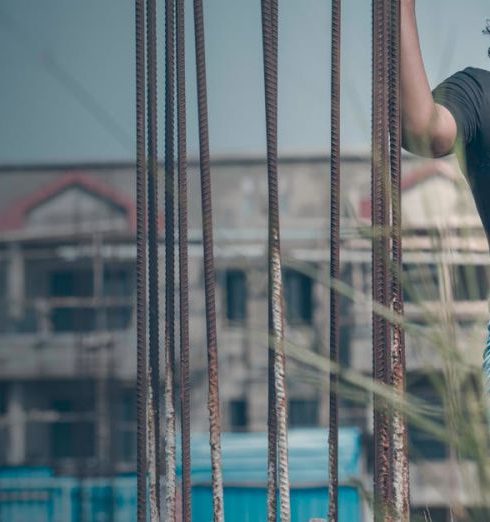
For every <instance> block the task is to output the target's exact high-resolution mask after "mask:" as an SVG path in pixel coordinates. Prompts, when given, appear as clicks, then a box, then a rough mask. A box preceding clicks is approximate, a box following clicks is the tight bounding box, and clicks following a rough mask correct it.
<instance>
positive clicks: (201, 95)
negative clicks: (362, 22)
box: [194, 0, 224, 522]
mask: <svg viewBox="0 0 490 522" xmlns="http://www.w3.org/2000/svg"><path fill="white" fill-rule="evenodd" d="M194 31H195V47H196V69H197V101H198V119H199V160H200V170H201V204H202V231H203V247H204V288H205V301H206V333H207V352H208V384H209V392H208V410H209V424H210V425H209V438H210V446H211V469H212V486H213V511H214V514H213V520H214V521H215V522H222V521H223V520H224V504H223V476H222V471H221V420H220V406H219V381H218V344H217V335H216V304H215V283H216V281H215V277H216V276H215V269H214V253H213V212H212V200H211V172H210V160H209V129H208V102H207V87H206V56H205V48H204V13H203V6H202V0H194Z"/></svg>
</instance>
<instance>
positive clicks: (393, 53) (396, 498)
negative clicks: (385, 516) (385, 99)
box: [389, 0, 410, 522]
mask: <svg viewBox="0 0 490 522" xmlns="http://www.w3.org/2000/svg"><path fill="white" fill-rule="evenodd" d="M389 49H390V56H389V79H390V82H389V85H390V92H389V98H390V101H389V127H390V167H391V215H392V218H391V219H392V243H391V250H392V267H393V270H392V272H393V273H392V281H391V283H392V296H391V299H392V306H393V311H394V312H395V313H396V314H398V315H399V316H403V292H402V285H401V274H402V229H401V154H400V151H401V128H400V99H401V94H400V0H392V1H391V10H390V46H389ZM391 359H392V384H393V388H394V391H395V393H397V395H398V397H399V398H400V399H402V398H403V397H404V395H405V333H404V330H403V328H402V326H401V325H400V324H395V325H394V326H393V343H392V358H391ZM392 447H393V455H392V462H393V465H392V469H393V503H394V514H395V517H396V518H395V520H396V521H397V522H408V521H409V519H410V490H409V468H408V442H407V425H406V419H405V415H404V413H403V412H402V411H400V409H399V408H395V409H394V411H393V418H392Z"/></svg>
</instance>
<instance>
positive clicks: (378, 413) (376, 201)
mask: <svg viewBox="0 0 490 522" xmlns="http://www.w3.org/2000/svg"><path fill="white" fill-rule="evenodd" d="M386 2H387V0H373V4H372V8H373V13H372V15H373V24H372V25H373V35H372V37H373V69H372V74H373V86H372V90H373V91H372V96H373V100H372V186H371V201H372V231H373V238H372V281H373V287H372V291H373V301H374V302H376V303H378V304H380V305H382V306H387V305H388V304H389V301H388V295H389V292H388V259H389V234H388V230H389V192H388V190H387V189H388V182H387V181H388V176H389V162H388V159H389V157H388V74H387V68H388V67H387V65H388V50H387V44H388V30H387V29H388V22H389V17H388V14H389V10H388V12H387V3H386ZM372 321H373V377H374V379H375V380H376V381H378V382H381V383H384V384H387V383H389V380H390V356H391V354H390V348H389V346H390V335H389V324H388V322H387V320H386V319H385V318H384V317H382V316H381V315H380V314H378V313H376V312H374V311H373V318H372ZM374 453H375V455H374V520H375V521H388V520H391V519H390V513H391V506H390V503H391V495H390V489H391V472H390V470H391V468H390V464H391V455H390V423H389V415H388V411H387V405H386V402H385V401H384V400H383V399H382V398H381V397H379V396H378V395H376V394H375V396H374Z"/></svg>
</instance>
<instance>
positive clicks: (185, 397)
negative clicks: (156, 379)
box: [176, 0, 192, 522]
mask: <svg viewBox="0 0 490 522" xmlns="http://www.w3.org/2000/svg"><path fill="white" fill-rule="evenodd" d="M176 17H177V24H176V40H177V142H178V143H177V150H178V166H177V168H178V191H179V295H180V298H179V306H180V321H179V324H180V422H181V441H182V520H183V522H191V518H192V512H191V417H190V415H191V413H190V409H191V404H190V399H191V386H190V375H189V371H190V370H189V350H190V346H189V266H188V251H187V239H188V189H187V157H186V154H187V151H186V93H185V4H184V0H176Z"/></svg>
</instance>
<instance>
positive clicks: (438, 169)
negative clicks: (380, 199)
mask: <svg viewBox="0 0 490 522" xmlns="http://www.w3.org/2000/svg"><path fill="white" fill-rule="evenodd" d="M436 177H442V178H444V179H447V180H450V181H451V182H453V183H454V182H456V180H457V176H456V173H455V171H454V169H453V168H452V166H451V165H450V164H449V163H448V162H447V161H444V160H439V159H435V160H429V161H426V162H424V163H422V164H421V165H419V166H417V167H416V168H415V169H413V170H411V171H409V172H408V173H407V174H406V175H405V176H403V177H402V180H401V190H402V192H405V191H407V190H411V189H413V188H415V187H417V186H418V185H420V184H422V183H424V182H425V181H427V180H429V179H432V178H436ZM359 218H360V219H370V218H371V196H370V195H369V196H366V197H364V198H362V199H361V200H360V202H359Z"/></svg>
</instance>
